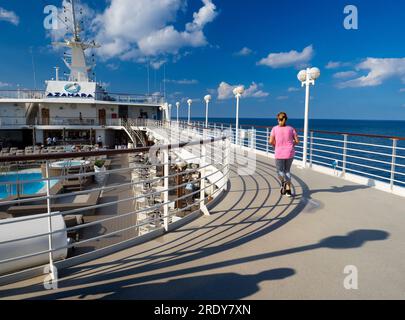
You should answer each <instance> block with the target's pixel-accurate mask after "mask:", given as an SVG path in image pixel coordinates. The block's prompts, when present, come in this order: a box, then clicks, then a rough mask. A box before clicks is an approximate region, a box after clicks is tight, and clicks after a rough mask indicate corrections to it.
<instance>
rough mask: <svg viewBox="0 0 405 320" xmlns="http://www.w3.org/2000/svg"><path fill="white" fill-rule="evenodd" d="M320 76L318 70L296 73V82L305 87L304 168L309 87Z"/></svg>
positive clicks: (304, 164)
mask: <svg viewBox="0 0 405 320" xmlns="http://www.w3.org/2000/svg"><path fill="white" fill-rule="evenodd" d="M320 76H321V71H320V70H319V69H318V68H307V69H306V70H301V71H300V72H299V73H298V80H299V81H301V84H302V86H306V93H305V120H304V151H303V157H302V162H303V166H304V168H305V167H306V166H307V158H308V117H309V97H310V96H309V87H310V86H311V84H312V85H315V80H317V79H318V78H319V77H320Z"/></svg>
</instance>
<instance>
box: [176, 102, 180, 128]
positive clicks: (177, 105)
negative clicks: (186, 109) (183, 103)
mask: <svg viewBox="0 0 405 320" xmlns="http://www.w3.org/2000/svg"><path fill="white" fill-rule="evenodd" d="M176 107H177V124H178V123H179V109H180V102H176Z"/></svg>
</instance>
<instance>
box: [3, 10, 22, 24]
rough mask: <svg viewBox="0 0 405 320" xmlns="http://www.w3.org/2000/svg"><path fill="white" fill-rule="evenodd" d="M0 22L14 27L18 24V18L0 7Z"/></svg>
mask: <svg viewBox="0 0 405 320" xmlns="http://www.w3.org/2000/svg"><path fill="white" fill-rule="evenodd" d="M0 21H7V22H10V23H12V24H14V25H15V26H18V24H19V23H20V18H19V17H18V16H17V15H16V13H15V12H13V11H8V10H6V9H4V8H2V7H0Z"/></svg>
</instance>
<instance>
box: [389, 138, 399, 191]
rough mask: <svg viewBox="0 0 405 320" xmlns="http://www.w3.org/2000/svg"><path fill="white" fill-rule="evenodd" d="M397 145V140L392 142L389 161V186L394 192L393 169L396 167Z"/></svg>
mask: <svg viewBox="0 0 405 320" xmlns="http://www.w3.org/2000/svg"><path fill="white" fill-rule="evenodd" d="M397 144H398V140H397V139H393V140H392V161H391V178H390V186H391V190H394V185H395V181H394V180H395V167H396V160H397Z"/></svg>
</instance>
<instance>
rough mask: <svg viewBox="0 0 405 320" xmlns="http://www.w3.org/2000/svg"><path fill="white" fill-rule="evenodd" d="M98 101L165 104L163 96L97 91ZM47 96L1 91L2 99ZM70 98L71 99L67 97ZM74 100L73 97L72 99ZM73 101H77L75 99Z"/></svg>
mask: <svg viewBox="0 0 405 320" xmlns="http://www.w3.org/2000/svg"><path fill="white" fill-rule="evenodd" d="M95 95H96V96H95V99H94V100H96V101H105V102H118V103H142V104H158V105H160V104H162V103H163V102H164V97H163V95H145V94H132V93H108V92H104V91H97V92H96V93H95ZM46 98H47V94H46V92H45V91H43V90H26V89H21V90H0V100H1V99H26V100H42V99H46ZM66 98H69V97H66ZM71 98H72V97H71ZM72 99H75V98H74V97H73V98H72Z"/></svg>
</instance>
